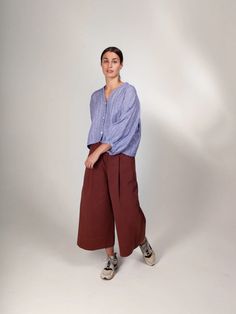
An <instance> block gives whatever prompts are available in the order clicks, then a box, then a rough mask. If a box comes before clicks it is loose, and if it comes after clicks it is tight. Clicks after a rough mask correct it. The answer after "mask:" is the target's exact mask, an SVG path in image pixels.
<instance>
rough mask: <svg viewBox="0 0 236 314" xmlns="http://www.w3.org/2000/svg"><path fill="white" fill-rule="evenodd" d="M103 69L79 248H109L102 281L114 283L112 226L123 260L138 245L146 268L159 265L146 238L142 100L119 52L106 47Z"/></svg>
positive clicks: (94, 98) (94, 103) (94, 105)
mask: <svg viewBox="0 0 236 314" xmlns="http://www.w3.org/2000/svg"><path fill="white" fill-rule="evenodd" d="M101 67H102V71H103V74H104V76H105V80H106V85H105V86H104V87H102V88H100V89H98V90H96V91H95V92H93V93H92V95H91V98H90V115H91V127H90V130H89V134H88V140H87V147H88V148H89V149H90V151H89V154H88V157H87V159H86V161H85V166H86V168H85V174H84V182H83V187H82V192H81V202H80V217H79V230H78V238H77V245H78V246H79V247H81V248H83V249H86V250H96V249H101V248H105V251H106V259H105V266H104V267H103V269H102V272H101V274H100V277H101V278H102V279H111V278H113V276H114V274H115V271H116V270H117V268H118V258H117V252H114V242H115V235H114V232H115V229H114V223H115V224H116V230H117V236H118V241H119V250H120V256H129V255H130V254H131V253H132V252H133V250H134V249H135V248H136V247H137V246H139V247H140V249H141V252H142V254H143V257H144V261H145V262H146V263H147V264H148V265H154V264H155V263H156V256H155V252H154V251H153V249H152V247H151V245H150V243H149V242H148V240H147V237H146V236H145V228H146V218H145V216H144V213H143V211H142V209H141V207H140V205H139V199H138V183H137V178H136V169H135V155H136V152H137V149H138V146H139V143H140V138H141V121H140V103H139V98H138V95H137V92H136V89H135V87H134V86H133V85H131V84H129V83H128V82H122V81H121V80H120V70H121V69H122V67H123V54H122V52H121V50H120V49H118V48H116V47H108V48H106V49H105V50H104V51H103V52H102V55H101Z"/></svg>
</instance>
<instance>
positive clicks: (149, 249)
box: [140, 239, 152, 257]
mask: <svg viewBox="0 0 236 314" xmlns="http://www.w3.org/2000/svg"><path fill="white" fill-rule="evenodd" d="M140 248H141V250H142V252H143V254H144V256H145V257H150V256H151V255H152V247H151V245H150V243H149V242H148V240H147V239H146V241H145V242H144V243H143V244H142V245H141V246H140Z"/></svg>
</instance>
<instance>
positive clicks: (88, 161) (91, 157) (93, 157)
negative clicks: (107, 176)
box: [84, 152, 100, 168]
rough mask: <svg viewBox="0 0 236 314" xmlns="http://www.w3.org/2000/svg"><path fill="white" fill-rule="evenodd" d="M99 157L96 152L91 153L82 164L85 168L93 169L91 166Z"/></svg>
mask: <svg viewBox="0 0 236 314" xmlns="http://www.w3.org/2000/svg"><path fill="white" fill-rule="evenodd" d="M99 157H100V154H98V153H97V152H93V153H91V154H90V155H89V156H88V157H87V159H86V160H85V162H84V164H85V166H86V167H87V168H93V165H94V164H95V162H96V161H97V160H98V158H99Z"/></svg>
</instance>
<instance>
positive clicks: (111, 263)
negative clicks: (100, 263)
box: [104, 256, 117, 270]
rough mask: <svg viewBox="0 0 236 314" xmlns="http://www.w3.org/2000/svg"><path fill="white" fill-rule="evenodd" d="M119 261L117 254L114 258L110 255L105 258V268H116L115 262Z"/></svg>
mask: <svg viewBox="0 0 236 314" xmlns="http://www.w3.org/2000/svg"><path fill="white" fill-rule="evenodd" d="M115 263H117V258H116V256H115V258H114V259H112V258H110V257H108V256H107V257H106V259H105V266H104V269H106V270H110V269H113V268H114V264H115Z"/></svg>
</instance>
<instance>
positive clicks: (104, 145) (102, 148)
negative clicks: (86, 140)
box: [94, 143, 111, 156]
mask: <svg viewBox="0 0 236 314" xmlns="http://www.w3.org/2000/svg"><path fill="white" fill-rule="evenodd" d="M110 148H111V145H110V144H108V143H102V144H101V145H100V146H98V147H97V148H96V149H95V151H94V153H95V154H98V156H100V155H101V154H103V153H105V152H106V151H108V150H109V149H110Z"/></svg>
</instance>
